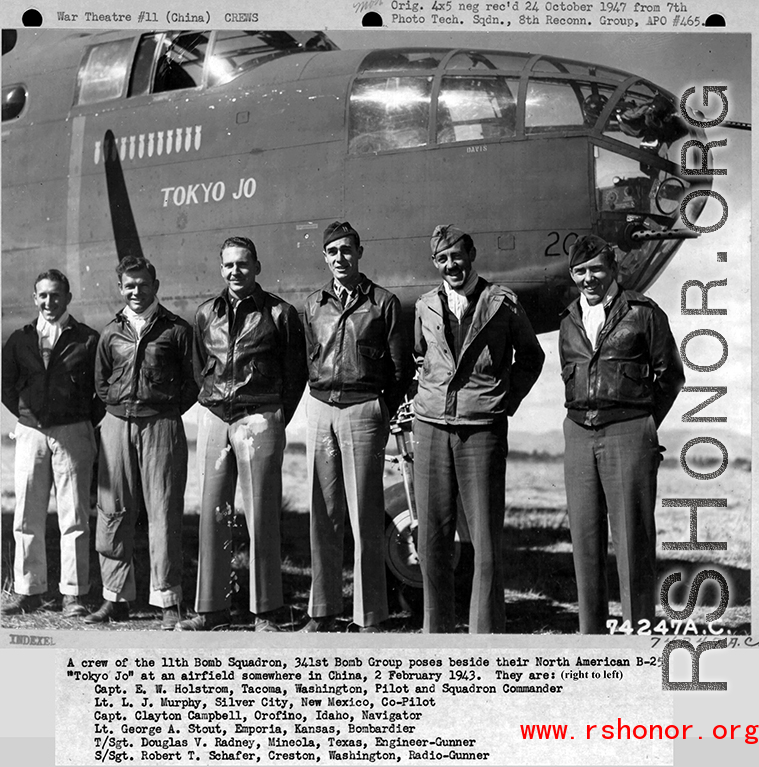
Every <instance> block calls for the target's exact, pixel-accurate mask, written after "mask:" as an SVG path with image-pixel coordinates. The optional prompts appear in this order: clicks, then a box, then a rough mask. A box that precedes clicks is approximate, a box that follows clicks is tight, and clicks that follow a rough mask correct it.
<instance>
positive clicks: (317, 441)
mask: <svg viewBox="0 0 759 767" xmlns="http://www.w3.org/2000/svg"><path fill="white" fill-rule="evenodd" d="M307 407H308V440H307V443H306V444H307V456H308V475H309V484H310V486H311V566H312V568H313V578H312V581H311V596H310V598H309V602H308V613H309V615H311V617H313V618H320V617H324V616H328V615H337V614H339V613H341V612H342V609H343V530H344V527H345V512H346V509H347V512H348V517H349V519H350V524H351V529H352V530H353V540H354V552H353V622H354V623H356V624H357V625H359V626H372V625H375V624H377V623H381V622H382V621H384V620H385V619H386V618H387V616H388V608H387V589H386V586H385V556H384V553H385V496H384V490H383V486H382V472H383V469H384V465H385V443H386V442H387V435H388V415H387V409H386V408H385V405H384V403H383V402H382V401H381V400H379V399H374V400H370V401H369V402H360V403H356V404H355V405H348V406H346V407H335V406H333V405H330V404H328V403H326V402H321V401H319V400H318V399H316V398H315V397H310V398H309V399H308V406H307Z"/></svg>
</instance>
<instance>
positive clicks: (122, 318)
mask: <svg viewBox="0 0 759 767" xmlns="http://www.w3.org/2000/svg"><path fill="white" fill-rule="evenodd" d="M159 319H161V320H167V321H168V322H176V320H177V315H176V314H174V313H173V312H170V311H169V310H168V309H167V308H166V307H165V306H164V305H163V304H161V303H159V304H158V307H157V308H156V310H155V314H153V316H152V317H151V318H150V319H149V320H148V325H152V324H153V323H154V322H156V321H157V320H159ZM115 321H118V322H120V323H121V324H122V325H124V324H127V325H128V324H129V320H128V319H127V318H126V314H124V310H123V309H119V311H118V312H116V316H115V317H114V318H113V320H111V322H115Z"/></svg>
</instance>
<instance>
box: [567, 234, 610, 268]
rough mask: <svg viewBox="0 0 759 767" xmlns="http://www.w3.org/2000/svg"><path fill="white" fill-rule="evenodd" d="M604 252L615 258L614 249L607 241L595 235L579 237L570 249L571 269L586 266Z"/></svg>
mask: <svg viewBox="0 0 759 767" xmlns="http://www.w3.org/2000/svg"><path fill="white" fill-rule="evenodd" d="M604 252H608V253H610V254H611V255H612V256H614V249H613V248H612V246H611V245H609V243H608V242H606V240H604V239H602V238H601V237H597V236H596V235H595V234H584V235H582V237H578V238H577V239H576V240H575V241H574V243H572V247H570V249H569V268H570V269H571V268H572V267H573V266H577V265H578V264H584V263H585V262H586V261H590V259H591V258H595V257H596V256H598V255H600V254H601V253H604Z"/></svg>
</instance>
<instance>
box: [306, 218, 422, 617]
mask: <svg viewBox="0 0 759 767" xmlns="http://www.w3.org/2000/svg"><path fill="white" fill-rule="evenodd" d="M362 255H363V248H362V247H361V241H360V238H359V235H358V232H356V230H355V229H354V228H353V227H352V226H351V225H350V224H349V223H348V222H347V221H346V222H343V223H340V222H338V221H335V222H334V223H332V224H330V225H329V226H328V227H327V228H326V229H325V230H324V260H325V262H326V264H327V266H328V268H329V270H330V272H331V273H332V279H331V280H330V281H329V282H328V283H327V284H326V285H325V286H324V287H323V288H320V289H319V290H317V291H316V292H314V293H312V294H311V295H310V296H309V297H308V299H307V300H306V311H305V327H306V340H307V344H308V357H309V386H310V390H311V396H310V397H309V399H308V404H307V412H308V438H307V460H308V471H309V483H310V486H311V566H312V570H313V575H312V583H311V596H310V599H309V605H308V612H309V615H310V616H311V620H310V621H309V622H308V623H307V624H306V625H305V626H304V627H303V629H302V631H308V632H312V631H331V630H333V629H334V626H335V621H334V619H335V617H336V616H337V615H338V614H340V613H341V612H342V609H343V596H342V587H343V579H342V565H343V529H344V524H345V512H346V507H347V511H348V515H349V518H350V524H351V528H352V529H353V537H354V541H355V550H354V566H353V622H354V623H355V624H356V625H357V626H358V627H359V631H364V632H374V631H379V630H380V629H379V624H381V623H382V621H384V620H385V619H386V618H387V617H388V605H387V592H386V588H385V559H384V530H385V504H384V488H383V484H382V475H383V472H384V462H385V444H386V442H387V438H388V434H389V420H390V417H391V416H392V415H393V414H394V413H395V411H396V410H397V409H398V406H399V405H400V403H401V400H402V399H403V396H404V394H405V391H406V387H407V386H408V383H409V379H410V368H411V365H410V362H411V360H410V357H408V354H407V350H406V344H405V343H404V339H403V335H402V331H401V323H400V320H401V305H400V302H399V301H398V299H397V298H396V297H395V296H394V295H393V294H392V293H390V292H388V291H387V290H385V289H384V288H381V287H380V286H379V285H376V284H375V283H374V282H372V281H371V280H370V279H369V278H368V277H366V276H365V275H364V274H362V273H361V271H360V270H359V261H360V259H361V257H362Z"/></svg>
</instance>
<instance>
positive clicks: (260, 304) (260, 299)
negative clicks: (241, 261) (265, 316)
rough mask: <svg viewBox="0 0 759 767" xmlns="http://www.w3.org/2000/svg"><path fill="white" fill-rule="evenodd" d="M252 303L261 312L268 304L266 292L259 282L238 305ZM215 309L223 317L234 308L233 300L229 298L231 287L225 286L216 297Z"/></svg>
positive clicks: (214, 301)
mask: <svg viewBox="0 0 759 767" xmlns="http://www.w3.org/2000/svg"><path fill="white" fill-rule="evenodd" d="M250 303H252V304H253V306H255V307H256V311H259V312H262V311H263V310H264V307H265V306H266V294H265V293H264V289H263V288H262V287H261V286H260V285H259V284H258V283H256V284H255V287H254V288H253V292H252V293H251V294H250V295H249V296H245V298H241V299H240V302H239V303H238V306H241V305H245V306H248V305H249V304H250ZM213 309H214V311H215V312H216V314H217V315H218V316H219V317H223V316H224V315H225V314H227V313H228V312H229V311H230V310H231V309H232V301H231V299H230V298H229V288H224V290H222V291H221V293H219V295H218V296H216V298H214V300H213Z"/></svg>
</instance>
